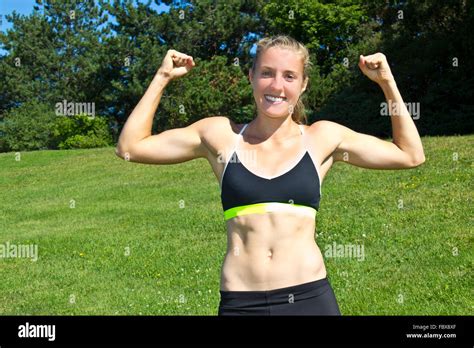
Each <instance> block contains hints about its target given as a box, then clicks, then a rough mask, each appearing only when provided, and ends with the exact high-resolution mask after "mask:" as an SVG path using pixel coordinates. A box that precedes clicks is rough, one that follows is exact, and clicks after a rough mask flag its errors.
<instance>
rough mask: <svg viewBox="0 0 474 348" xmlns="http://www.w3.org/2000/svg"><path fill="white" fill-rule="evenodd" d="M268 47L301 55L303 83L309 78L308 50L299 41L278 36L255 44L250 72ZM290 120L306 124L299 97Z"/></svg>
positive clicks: (302, 105)
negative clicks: (255, 51) (255, 49)
mask: <svg viewBox="0 0 474 348" xmlns="http://www.w3.org/2000/svg"><path fill="white" fill-rule="evenodd" d="M270 47H282V48H286V49H289V50H292V51H294V52H295V53H297V54H299V55H301V58H302V59H303V81H305V80H306V79H307V78H308V76H309V70H310V68H311V61H310V60H309V52H308V49H307V48H306V47H305V46H304V45H303V44H302V43H301V42H299V41H297V40H295V39H293V38H292V37H289V36H286V35H278V36H272V37H266V38H263V39H261V40H259V41H258V43H257V53H256V54H255V57H254V59H253V64H252V72H255V68H256V66H257V62H258V59H259V57H260V56H261V54H262V53H263V52H265V51H266V50H267V49H269V48H270ZM291 118H292V119H293V121H295V122H296V123H298V124H302V123H303V121H304V123H307V119H306V112H305V109H304V104H303V102H302V101H301V96H300V97H299V98H298V102H297V103H296V105H295V106H294V108H293V113H292V114H291Z"/></svg>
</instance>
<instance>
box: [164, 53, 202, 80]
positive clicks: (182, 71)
mask: <svg viewBox="0 0 474 348" xmlns="http://www.w3.org/2000/svg"><path fill="white" fill-rule="evenodd" d="M195 65H196V64H195V63H194V60H193V57H191V56H188V55H187V54H184V53H181V52H178V51H175V50H168V52H167V53H166V56H165V58H164V59H163V62H162V63H161V67H160V68H159V69H158V74H160V75H162V76H163V77H165V78H167V79H169V80H173V79H175V78H178V77H181V76H183V75H186V74H187V73H188V72H190V71H191V69H192V68H193V67H194V66H195Z"/></svg>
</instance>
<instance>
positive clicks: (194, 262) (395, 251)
mask: <svg viewBox="0 0 474 348" xmlns="http://www.w3.org/2000/svg"><path fill="white" fill-rule="evenodd" d="M473 140H474V136H472V135H471V136H463V137H429V138H424V139H423V143H424V145H425V153H426V156H427V161H426V162H425V164H424V165H423V166H421V167H418V168H415V169H410V170H401V171H395V170H394V171H379V170H366V169H361V168H357V167H353V166H350V165H346V164H344V163H337V164H335V165H334V167H333V168H332V169H331V171H330V172H329V174H328V176H327V177H326V179H325V181H324V184H323V188H322V189H323V198H322V202H321V208H320V212H319V213H318V217H317V227H316V229H317V232H318V234H319V236H318V237H317V242H318V244H319V246H320V248H321V251H322V252H323V254H324V253H325V248H326V246H327V245H331V244H332V243H334V242H336V243H337V244H338V245H340V244H342V245H345V244H357V245H363V246H364V252H365V259H364V260H363V261H358V259H357V258H351V257H345V258H331V257H326V258H325V262H326V266H327V269H328V275H329V278H330V281H331V283H332V286H333V288H334V291H335V293H336V296H337V298H338V301H339V305H340V308H341V311H342V313H343V314H345V315H472V314H473V313H474V303H473V300H472V299H473V292H472V285H473V278H472V274H473V252H472V249H473V245H474V244H473V233H472V232H473V228H472V226H473V225H472V222H473V220H472V217H473V209H472V206H473V204H472V191H473V190H472V170H473V164H472V161H471V159H472V158H473V150H472V149H473V143H474V141H473ZM453 153H457V154H458V157H459V158H458V160H457V161H455V160H453ZM0 194H1V200H0V244H5V243H6V242H10V244H17V245H18V244H36V245H38V248H39V259H38V261H36V262H34V261H32V260H30V259H27V258H0V314H4V315H6V314H13V315H18V314H19V315H26V314H30V315H43V314H46V315H48V314H54V315H115V314H117V315H125V314H131V315H138V314H143V315H215V314H216V312H217V306H218V301H219V276H220V274H219V273H220V266H221V263H222V261H223V257H224V254H225V250H226V244H225V243H226V233H225V223H224V220H223V213H222V207H221V204H220V200H219V185H218V183H217V180H216V179H215V177H214V175H213V173H212V171H211V169H210V167H209V165H208V164H207V163H206V161H204V160H195V161H190V162H186V163H182V164H178V165H172V166H149V165H140V164H135V163H128V162H125V161H123V160H120V159H119V158H118V157H116V156H115V154H114V149H112V148H103V149H93V150H74V151H37V152H25V153H21V160H20V161H16V160H15V154H14V153H7V154H0ZM180 200H183V201H184V207H183V208H181V207H180ZM400 200H402V201H400ZM182 203H183V202H181V205H182ZM400 203H402V204H403V208H399V205H400ZM72 206H73V208H72Z"/></svg>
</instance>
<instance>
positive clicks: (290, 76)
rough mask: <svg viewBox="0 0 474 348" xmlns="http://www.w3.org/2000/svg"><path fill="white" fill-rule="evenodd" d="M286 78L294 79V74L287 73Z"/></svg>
mask: <svg viewBox="0 0 474 348" xmlns="http://www.w3.org/2000/svg"><path fill="white" fill-rule="evenodd" d="M286 78H287V79H288V80H294V79H295V76H294V75H287V76H286Z"/></svg>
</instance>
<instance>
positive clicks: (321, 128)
mask: <svg viewBox="0 0 474 348" xmlns="http://www.w3.org/2000/svg"><path fill="white" fill-rule="evenodd" d="M342 127H343V126H341V125H340V124H339V123H336V122H333V121H328V120H320V121H316V122H314V123H313V124H311V125H310V126H308V131H309V132H313V133H318V134H319V135H321V134H322V135H326V134H327V135H328V136H334V135H336V134H337V133H338V132H340V131H341V129H342Z"/></svg>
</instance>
